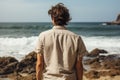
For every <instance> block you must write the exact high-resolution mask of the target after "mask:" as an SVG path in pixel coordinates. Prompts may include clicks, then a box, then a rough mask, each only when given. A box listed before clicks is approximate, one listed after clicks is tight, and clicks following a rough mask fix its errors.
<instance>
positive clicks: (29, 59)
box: [17, 51, 37, 73]
mask: <svg viewBox="0 0 120 80" xmlns="http://www.w3.org/2000/svg"><path fill="white" fill-rule="evenodd" d="M36 60H37V58H36V53H35V52H34V51H33V52H30V53H29V54H28V55H26V56H25V58H24V59H23V60H21V61H20V62H19V64H18V66H17V70H18V72H23V73H32V72H35V65H36Z"/></svg>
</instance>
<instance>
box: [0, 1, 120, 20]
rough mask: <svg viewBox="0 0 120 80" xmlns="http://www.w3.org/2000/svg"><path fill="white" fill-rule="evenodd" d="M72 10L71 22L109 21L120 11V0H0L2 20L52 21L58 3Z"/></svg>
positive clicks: (0, 18) (0, 16) (0, 17)
mask: <svg viewBox="0 0 120 80" xmlns="http://www.w3.org/2000/svg"><path fill="white" fill-rule="evenodd" d="M59 2H61V3H64V5H65V6H66V7H67V8H68V9H69V10H70V14H71V17H72V20H71V22H107V21H113V20H115V19H116V17H117V15H118V14H119V13H120V0H0V22H50V21H51V18H50V16H49V15H48V10H49V9H50V8H51V6H54V5H55V4H57V3H59Z"/></svg>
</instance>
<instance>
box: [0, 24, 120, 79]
mask: <svg viewBox="0 0 120 80" xmlns="http://www.w3.org/2000/svg"><path fill="white" fill-rule="evenodd" d="M67 27H68V29H69V30H71V31H73V32H75V33H77V34H79V35H80V36H81V37H82V39H83V41H84V43H85V45H86V48H87V50H88V52H89V53H90V54H89V55H85V56H84V60H83V64H84V77H83V80H119V78H120V70H119V69H120V26H119V25H102V22H91V23H89V22H88V23H78V22H76V23H70V24H69V25H68V26H67ZM51 28H52V24H51V23H0V80H35V72H36V71H35V65H36V53H35V52H34V48H35V45H36V41H37V38H38V35H39V34H40V33H41V32H42V31H45V30H49V29H51ZM31 64H32V65H31Z"/></svg>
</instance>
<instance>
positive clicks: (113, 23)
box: [106, 14, 120, 25]
mask: <svg viewBox="0 0 120 80" xmlns="http://www.w3.org/2000/svg"><path fill="white" fill-rule="evenodd" d="M106 24H107V25H120V14H118V16H117V18H116V21H112V22H106Z"/></svg>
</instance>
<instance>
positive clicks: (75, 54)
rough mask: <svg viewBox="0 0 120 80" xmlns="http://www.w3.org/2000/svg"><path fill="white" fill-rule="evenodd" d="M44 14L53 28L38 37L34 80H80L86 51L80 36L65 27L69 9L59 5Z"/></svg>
mask: <svg viewBox="0 0 120 80" xmlns="http://www.w3.org/2000/svg"><path fill="white" fill-rule="evenodd" d="M48 14H49V15H50V16H51V19H52V23H53V25H54V27H53V28H52V29H51V30H48V31H45V32H42V33H41V34H40V35H39V39H38V43H37V46H36V49H35V51H36V53H37V64H36V78H37V80H82V76H83V65H82V56H83V55H84V54H85V53H87V50H86V48H85V46H84V43H83V41H82V39H81V37H80V36H79V35H77V34H75V33H73V32H71V31H69V30H67V28H66V27H65V25H67V23H68V22H69V21H70V20H71V18H70V14H69V10H68V9H67V8H66V7H65V6H64V4H62V3H59V4H57V5H55V6H52V8H51V9H50V10H49V11H48Z"/></svg>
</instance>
